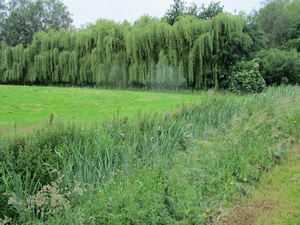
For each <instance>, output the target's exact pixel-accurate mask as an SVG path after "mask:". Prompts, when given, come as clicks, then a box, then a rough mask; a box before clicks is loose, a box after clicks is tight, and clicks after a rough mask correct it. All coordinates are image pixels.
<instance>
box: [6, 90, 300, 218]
mask: <svg viewBox="0 0 300 225" xmlns="http://www.w3.org/2000/svg"><path fill="white" fill-rule="evenodd" d="M299 92H300V90H299V88H298V87H280V88H270V89H269V90H268V91H267V92H266V93H262V94H259V95H253V96H252V97H250V96H248V97H247V98H245V99H244V97H242V98H237V97H236V96H221V95H219V94H213V93H211V94H209V95H205V96H206V98H205V101H202V102H201V103H195V104H191V105H185V104H182V105H181V107H180V108H178V109H176V110H174V111H173V112H172V113H170V115H169V116H168V117H165V116H162V115H160V114H159V113H154V112H136V113H134V114H132V115H131V116H129V117H128V119H124V118H123V117H121V118H120V117H116V116H115V117H113V118H111V119H107V120H106V121H102V122H101V123H96V124H94V126H90V127H85V126H79V125H78V124H76V123H72V124H67V123H54V124H52V126H48V127H44V128H42V129H38V130H36V131H35V132H33V133H30V134H26V135H24V134H18V133H16V134H14V135H13V136H10V137H6V138H3V139H2V141H1V142H0V143H1V144H0V154H1V159H2V161H1V175H2V182H1V189H0V190H1V193H4V195H1V202H0V203H1V204H0V205H1V206H2V208H1V212H3V213H2V215H5V216H6V218H3V219H4V221H9V220H11V221H12V223H13V224H16V223H29V222H31V223H35V224H205V223H209V222H210V221H212V220H213V219H214V218H215V217H216V216H218V214H219V213H221V212H223V211H224V209H226V208H228V207H230V203H231V201H232V200H233V199H234V197H235V196H236V195H244V196H245V195H248V194H249V193H250V191H251V190H252V188H253V187H254V185H255V184H256V183H257V182H258V181H259V180H260V179H261V177H262V175H263V174H264V173H265V172H266V171H269V170H270V169H271V168H272V167H273V166H274V165H276V163H278V162H280V161H281V160H282V159H284V158H285V157H286V156H288V155H290V152H291V146H292V145H293V144H294V143H295V142H296V140H297V139H298V138H299V133H300V125H299V124H300V115H299V107H300V106H299V104H298V102H299V100H300V99H299V98H300V97H299V96H300V95H299V94H300V93H299Z"/></svg>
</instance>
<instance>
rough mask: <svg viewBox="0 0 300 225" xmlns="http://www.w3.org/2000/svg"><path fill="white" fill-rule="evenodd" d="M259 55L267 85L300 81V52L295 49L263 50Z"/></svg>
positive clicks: (261, 69)
mask: <svg viewBox="0 0 300 225" xmlns="http://www.w3.org/2000/svg"><path fill="white" fill-rule="evenodd" d="M257 57H258V58H260V59H261V61H260V69H259V70H260V73H261V75H262V76H263V78H264V79H265V81H266V83H267V85H274V84H275V85H280V84H297V83H300V54H299V53H298V52H297V51H296V50H295V49H293V50H290V51H281V50H278V49H270V50H269V51H266V50H262V51H260V52H258V54H257Z"/></svg>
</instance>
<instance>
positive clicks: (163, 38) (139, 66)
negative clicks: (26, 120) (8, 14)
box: [0, 13, 252, 89]
mask: <svg viewBox="0 0 300 225" xmlns="http://www.w3.org/2000/svg"><path fill="white" fill-rule="evenodd" d="M245 23H246V22H245V20H244V19H243V18H242V17H241V16H233V15H231V14H226V13H224V14H220V15H218V16H216V17H214V18H212V19H211V20H199V19H197V18H196V17H194V16H187V17H185V18H182V19H180V20H178V21H177V22H176V23H175V24H174V25H173V26H171V25H169V24H168V23H167V22H166V21H164V20H163V19H157V18H151V17H149V16H143V17H141V18H140V19H139V20H137V21H136V22H135V23H134V24H130V23H129V22H126V21H124V22H123V23H115V22H113V21H110V20H98V21H97V22H96V23H95V24H93V25H90V26H87V27H86V28H83V29H80V30H78V31H68V30H64V29H62V30H60V31H54V30H51V31H48V32H38V33H36V34H35V36H34V38H33V41H32V43H31V45H29V46H28V47H26V48H24V47H23V46H22V45H17V46H15V47H11V46H8V45H7V44H6V43H4V42H3V43H2V46H1V52H2V53H1V54H2V57H1V62H0V82H1V83H2V84H21V85H23V84H26V85H78V86H84V85H96V86H102V87H110V88H113V87H115V88H128V87H139V88H141V87H143V88H178V87H184V88H196V89H207V88H223V87H225V86H226V85H227V80H228V79H227V77H226V72H225V71H227V70H228V68H229V67H230V66H231V65H233V64H234V63H235V61H236V59H234V58H233V54H232V51H236V50H237V49H238V50H240V51H243V49H247V48H249V47H250V46H251V44H252V40H251V38H250V37H249V35H247V34H246V33H244V32H243V28H244V26H245Z"/></svg>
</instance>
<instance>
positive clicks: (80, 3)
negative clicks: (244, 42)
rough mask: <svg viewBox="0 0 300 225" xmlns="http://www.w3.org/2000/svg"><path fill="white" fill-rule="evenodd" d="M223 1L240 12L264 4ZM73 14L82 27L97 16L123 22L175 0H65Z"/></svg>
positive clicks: (155, 13)
mask: <svg viewBox="0 0 300 225" xmlns="http://www.w3.org/2000/svg"><path fill="white" fill-rule="evenodd" d="M219 1H220V2H221V5H222V6H224V11H226V12H231V13H236V14H238V13H239V12H240V11H245V12H246V13H250V12H251V11H252V9H256V10H258V9H259V8H260V3H259V2H260V1H261V0H252V1H251V0H215V1H214V2H219ZM62 2H63V3H64V4H65V5H66V6H67V7H68V10H69V11H70V12H71V13H72V14H73V24H74V25H75V26H76V27H77V28H79V27H80V26H81V25H85V24H87V23H95V22H96V20H97V19H110V20H114V21H116V22H122V21H123V20H124V19H127V20H128V21H129V22H134V21H135V20H137V19H138V18H139V17H140V16H142V15H145V14H148V15H150V16H152V17H158V18H160V17H163V16H164V14H165V13H166V11H167V10H168V9H169V8H170V5H171V4H173V3H174V1H173V0H62ZM185 2H187V6H190V5H191V3H192V2H195V3H196V4H197V6H198V7H200V6H201V5H202V4H205V6H208V4H209V3H210V2H212V0H191V1H189V0H186V1H185Z"/></svg>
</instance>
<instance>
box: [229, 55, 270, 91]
mask: <svg viewBox="0 0 300 225" xmlns="http://www.w3.org/2000/svg"><path fill="white" fill-rule="evenodd" d="M258 61H259V59H254V60H252V61H247V62H245V61H242V62H239V63H236V64H235V65H234V66H233V67H232V68H231V70H232V72H231V77H230V82H229V90H231V91H233V92H243V93H249V92H261V91H262V90H264V89H265V88H266V82H265V80H264V79H263V77H262V75H261V74H260V72H259V64H258Z"/></svg>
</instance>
